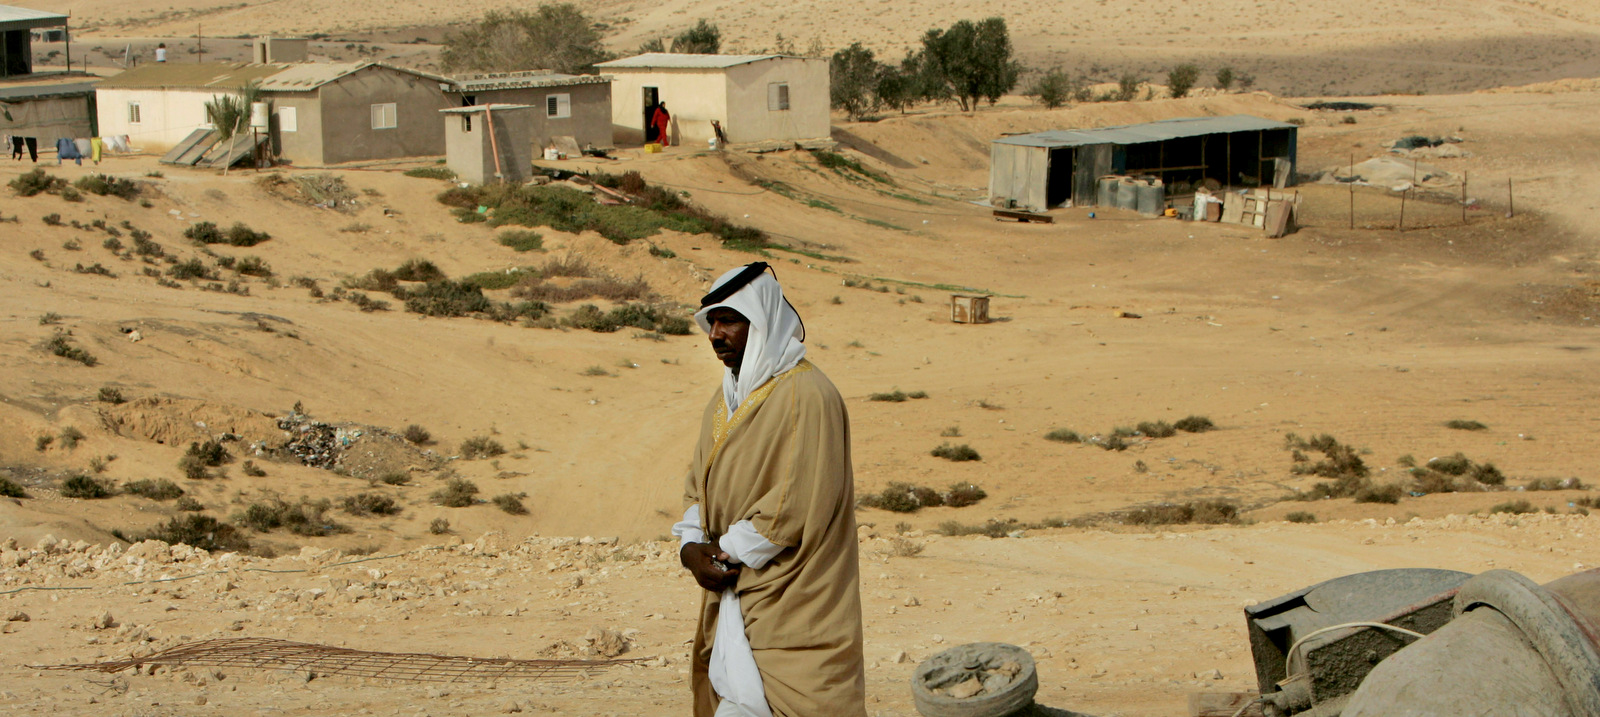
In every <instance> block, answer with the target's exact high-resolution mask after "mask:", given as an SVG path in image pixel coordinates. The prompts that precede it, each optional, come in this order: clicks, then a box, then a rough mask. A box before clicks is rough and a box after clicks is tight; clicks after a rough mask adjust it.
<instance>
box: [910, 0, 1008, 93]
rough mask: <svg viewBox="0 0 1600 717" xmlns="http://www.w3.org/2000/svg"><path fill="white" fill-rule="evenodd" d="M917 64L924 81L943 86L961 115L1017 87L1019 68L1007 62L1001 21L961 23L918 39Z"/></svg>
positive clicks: (1000, 19)
mask: <svg viewBox="0 0 1600 717" xmlns="http://www.w3.org/2000/svg"><path fill="white" fill-rule="evenodd" d="M920 58H921V59H920V62H919V64H920V65H921V66H922V70H923V73H924V74H925V77H926V78H927V79H929V80H931V81H932V82H936V83H938V84H940V85H943V87H944V92H945V93H947V96H950V97H954V98H955V99H956V102H957V104H959V105H960V106H961V109H962V110H963V111H966V110H971V109H974V108H976V107H977V104H978V101H979V100H982V99H986V100H988V101H989V103H990V104H994V103H995V102H997V101H999V99H1000V97H1001V96H1002V95H1004V94H1005V93H1007V92H1010V91H1011V89H1012V88H1014V87H1016V86H1017V78H1018V76H1020V75H1021V74H1022V65H1021V64H1019V63H1017V62H1016V61H1015V60H1012V59H1011V37H1010V34H1009V32H1008V31H1007V30H1006V21H1005V18H1002V17H991V18H988V19H985V20H982V21H980V22H978V23H976V24H974V23H973V22H972V21H971V20H961V21H960V22H957V23H956V24H954V25H951V26H950V27H949V29H946V30H929V31H928V32H927V34H925V35H923V36H922V53H921V55H920Z"/></svg>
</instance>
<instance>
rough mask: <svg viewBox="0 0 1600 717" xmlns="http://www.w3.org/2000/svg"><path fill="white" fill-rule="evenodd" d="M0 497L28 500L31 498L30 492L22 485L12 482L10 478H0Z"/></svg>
mask: <svg viewBox="0 0 1600 717" xmlns="http://www.w3.org/2000/svg"><path fill="white" fill-rule="evenodd" d="M0 497H4V498H27V497H30V496H29V495H28V491H27V490H26V489H24V488H23V487H22V484H20V483H18V482H16V481H14V480H11V479H10V478H9V477H6V476H0Z"/></svg>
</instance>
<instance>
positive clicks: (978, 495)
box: [944, 483, 989, 508]
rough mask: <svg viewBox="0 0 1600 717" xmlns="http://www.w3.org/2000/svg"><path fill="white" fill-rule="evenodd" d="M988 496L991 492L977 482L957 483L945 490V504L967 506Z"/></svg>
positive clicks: (959, 506) (955, 506)
mask: <svg viewBox="0 0 1600 717" xmlns="http://www.w3.org/2000/svg"><path fill="white" fill-rule="evenodd" d="M987 497H989V494H988V493H986V492H984V490H983V489H982V488H979V487H978V485H977V484H976V483H955V484H953V485H951V486H950V490H948V491H946V492H945V494H944V504H945V505H948V506H950V507H951V508H965V507H967V506H969V505H973V504H975V503H977V502H978V501H980V500H983V499H984V498H987Z"/></svg>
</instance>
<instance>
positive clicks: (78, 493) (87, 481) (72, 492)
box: [61, 473, 112, 500]
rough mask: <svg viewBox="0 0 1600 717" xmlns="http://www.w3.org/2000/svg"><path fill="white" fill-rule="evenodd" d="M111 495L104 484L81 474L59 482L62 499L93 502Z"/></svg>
mask: <svg viewBox="0 0 1600 717" xmlns="http://www.w3.org/2000/svg"><path fill="white" fill-rule="evenodd" d="M111 495H112V493H111V489H110V488H109V487H107V486H106V484H105V483H102V482H100V481H97V480H95V479H93V478H90V477H89V476H86V475H84V474H82V473H77V474H74V475H70V476H67V479H66V480H64V481H62V482H61V497H63V498H82V499H84V500H95V499H98V498H109V497H111Z"/></svg>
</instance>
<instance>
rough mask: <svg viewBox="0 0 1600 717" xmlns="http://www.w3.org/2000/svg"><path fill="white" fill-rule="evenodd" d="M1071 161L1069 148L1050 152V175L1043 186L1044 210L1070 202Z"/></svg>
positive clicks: (1071, 154)
mask: <svg viewBox="0 0 1600 717" xmlns="http://www.w3.org/2000/svg"><path fill="white" fill-rule="evenodd" d="M1072 160H1073V150H1072V148H1071V147H1058V148H1055V149H1052V150H1050V173H1049V175H1048V179H1047V180H1046V181H1045V185H1044V203H1045V208H1046V209H1052V208H1055V207H1060V206H1064V205H1066V204H1067V203H1068V202H1070V201H1072Z"/></svg>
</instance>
